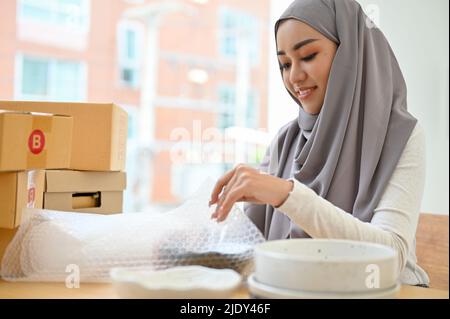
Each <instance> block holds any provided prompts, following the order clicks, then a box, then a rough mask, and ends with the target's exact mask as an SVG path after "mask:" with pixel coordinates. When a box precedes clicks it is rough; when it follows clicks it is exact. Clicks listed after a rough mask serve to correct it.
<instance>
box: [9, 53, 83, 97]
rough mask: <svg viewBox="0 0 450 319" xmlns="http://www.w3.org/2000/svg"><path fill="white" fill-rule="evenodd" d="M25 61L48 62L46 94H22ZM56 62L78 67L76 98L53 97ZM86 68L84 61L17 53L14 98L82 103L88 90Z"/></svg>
mask: <svg viewBox="0 0 450 319" xmlns="http://www.w3.org/2000/svg"><path fill="white" fill-rule="evenodd" d="M25 59H30V60H35V61H45V62H48V71H47V72H48V77H47V92H46V94H30V93H24V92H23V76H24V73H23V72H24V69H23V66H24V61H25ZM58 62H72V63H76V64H78V66H79V79H78V81H79V91H78V92H77V93H76V94H77V97H76V98H71V99H64V98H62V99H61V98H59V97H57V95H55V93H54V92H55V89H56V86H54V83H56V82H57V81H55V79H54V78H55V74H56V68H57V65H58ZM87 82H88V66H87V63H85V62H84V61H81V60H80V61H78V60H68V59H57V58H53V57H47V56H39V55H32V54H24V53H18V54H17V55H16V59H15V83H14V87H15V89H14V96H15V99H19V100H42V101H50V100H53V101H70V102H82V101H85V100H86V98H87V88H88V83H87Z"/></svg>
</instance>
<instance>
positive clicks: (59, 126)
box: [0, 109, 73, 171]
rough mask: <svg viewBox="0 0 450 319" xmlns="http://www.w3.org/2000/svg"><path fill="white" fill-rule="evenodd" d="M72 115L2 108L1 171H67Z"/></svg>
mask: <svg viewBox="0 0 450 319" xmlns="http://www.w3.org/2000/svg"><path fill="white" fill-rule="evenodd" d="M72 124H73V120H72V118H71V117H70V116H66V115H54V114H43V113H41V114H36V113H30V112H21V111H5V110H2V109H0V171H22V170H26V169H37V168H68V167H69V164H70V149H71V141H72Z"/></svg>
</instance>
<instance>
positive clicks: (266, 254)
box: [255, 239, 398, 293]
mask: <svg viewBox="0 0 450 319" xmlns="http://www.w3.org/2000/svg"><path fill="white" fill-rule="evenodd" d="M397 263H398V256H397V252H396V251H395V250H394V249H393V248H391V247H388V246H384V245H379V244H375V243H368V242H362V241H351V240H338V239H288V240H274V241H268V242H265V243H262V244H259V245H256V247H255V277H256V278H257V280H258V282H260V283H263V284H265V285H268V286H274V287H280V288H284V289H291V290H301V291H311V292H312V291H315V292H322V291H327V292H333V291H334V292H338V293H342V292H344V291H346V292H349V293H353V292H356V291H357V292H361V293H365V292H367V291H372V289H371V288H370V287H368V281H374V282H375V281H376V282H377V284H378V287H379V288H380V289H389V288H392V287H393V286H395V285H396V283H397V280H398V266H397Z"/></svg>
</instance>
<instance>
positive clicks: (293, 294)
mask: <svg viewBox="0 0 450 319" xmlns="http://www.w3.org/2000/svg"><path fill="white" fill-rule="evenodd" d="M248 289H249V292H250V294H251V295H253V296H255V297H257V298H268V299H392V298H395V296H396V294H397V293H398V291H399V290H400V284H397V285H395V286H394V287H392V288H389V289H384V290H374V291H371V292H364V293H348V292H345V293H337V292H330V293H326V292H312V291H301V290H290V289H282V288H277V287H272V286H269V285H265V284H262V283H260V282H258V281H257V280H256V279H255V274H252V275H250V276H249V278H248Z"/></svg>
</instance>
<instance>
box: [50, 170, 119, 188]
mask: <svg viewBox="0 0 450 319" xmlns="http://www.w3.org/2000/svg"><path fill="white" fill-rule="evenodd" d="M45 179H46V180H45V184H46V185H45V189H46V192H55V193H60V192H97V191H122V190H124V189H125V187H126V174H125V172H89V171H86V172H85V171H71V170H47V171H46V177H45Z"/></svg>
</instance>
